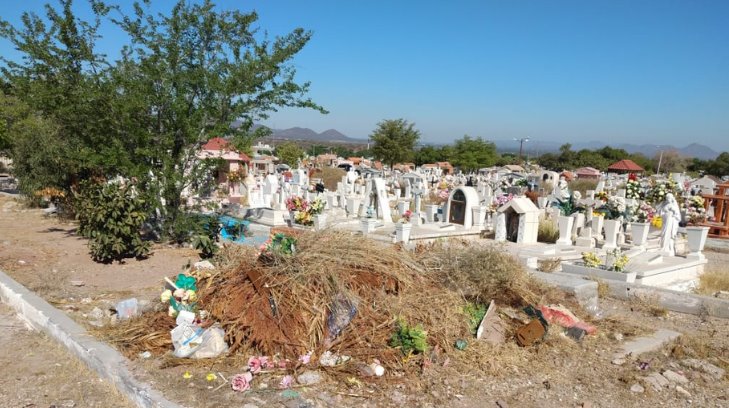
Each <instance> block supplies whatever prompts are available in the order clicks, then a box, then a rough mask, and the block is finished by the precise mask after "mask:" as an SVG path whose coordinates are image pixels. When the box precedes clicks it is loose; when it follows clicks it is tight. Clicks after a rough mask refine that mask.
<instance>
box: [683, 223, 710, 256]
mask: <svg viewBox="0 0 729 408" xmlns="http://www.w3.org/2000/svg"><path fill="white" fill-rule="evenodd" d="M708 235H709V227H693V226H692V227H686V239H687V245H688V249H689V252H690V253H691V255H698V256H700V255H701V251H703V250H704V245H706V237H707V236H708Z"/></svg>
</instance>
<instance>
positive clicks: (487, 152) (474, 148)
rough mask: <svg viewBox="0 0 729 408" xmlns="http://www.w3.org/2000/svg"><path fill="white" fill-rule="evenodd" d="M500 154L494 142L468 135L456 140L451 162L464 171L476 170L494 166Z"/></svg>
mask: <svg viewBox="0 0 729 408" xmlns="http://www.w3.org/2000/svg"><path fill="white" fill-rule="evenodd" d="M498 156H499V155H498V154H497V153H496V146H495V145H494V144H493V143H492V142H487V141H485V140H483V139H482V138H481V137H477V138H471V137H470V136H468V135H466V136H463V138H461V139H458V140H456V141H455V143H454V146H453V158H452V159H451V164H453V165H454V166H456V167H458V168H460V169H461V171H463V172H464V173H468V172H474V171H477V170H478V169H479V168H482V167H490V166H493V165H494V164H496V161H497V159H498Z"/></svg>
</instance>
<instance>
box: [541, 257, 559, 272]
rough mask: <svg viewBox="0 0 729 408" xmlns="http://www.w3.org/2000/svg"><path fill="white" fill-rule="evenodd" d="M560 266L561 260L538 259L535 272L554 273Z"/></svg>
mask: <svg viewBox="0 0 729 408" xmlns="http://www.w3.org/2000/svg"><path fill="white" fill-rule="evenodd" d="M561 265H562V258H549V259H539V260H538V261H537V270H538V271H540V272H554V271H556V270H557V269H559V267H560V266H561Z"/></svg>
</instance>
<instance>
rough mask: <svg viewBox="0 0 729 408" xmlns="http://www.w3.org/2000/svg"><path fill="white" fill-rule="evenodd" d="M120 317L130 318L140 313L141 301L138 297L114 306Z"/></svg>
mask: <svg viewBox="0 0 729 408" xmlns="http://www.w3.org/2000/svg"><path fill="white" fill-rule="evenodd" d="M114 309H116V314H117V316H119V318H120V319H130V318H132V317H136V316H138V315H139V301H137V298H131V299H125V300H122V301H121V302H118V303H117V304H116V306H115V307H114Z"/></svg>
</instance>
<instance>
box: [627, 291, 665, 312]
mask: <svg viewBox="0 0 729 408" xmlns="http://www.w3.org/2000/svg"><path fill="white" fill-rule="evenodd" d="M630 300H631V307H632V308H633V309H638V310H640V311H643V312H644V313H647V314H649V315H651V316H654V317H662V316H667V315H668V309H666V308H665V307H663V306H661V304H660V297H659V296H658V295H647V294H646V295H635V296H633V297H631V298H630Z"/></svg>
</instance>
